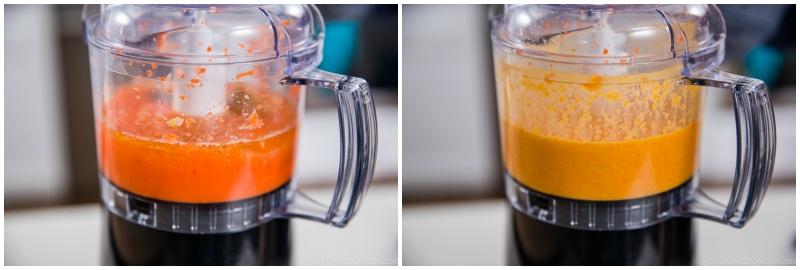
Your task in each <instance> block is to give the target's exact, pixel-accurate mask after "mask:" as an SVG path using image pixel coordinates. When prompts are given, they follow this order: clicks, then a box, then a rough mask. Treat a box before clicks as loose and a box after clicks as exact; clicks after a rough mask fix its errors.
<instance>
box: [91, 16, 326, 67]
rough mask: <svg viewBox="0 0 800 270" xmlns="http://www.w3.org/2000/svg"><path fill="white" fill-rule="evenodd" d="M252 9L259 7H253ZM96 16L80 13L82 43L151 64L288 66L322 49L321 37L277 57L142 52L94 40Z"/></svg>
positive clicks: (266, 53)
mask: <svg viewBox="0 0 800 270" xmlns="http://www.w3.org/2000/svg"><path fill="white" fill-rule="evenodd" d="M251 7H259V6H258V5H252V6H251ZM161 8H165V9H166V8H168V7H161ZM242 8H246V7H242ZM196 9H199V8H196ZM99 16H100V14H99V13H97V14H91V15H90V14H86V11H85V10H84V14H83V28H84V40H85V42H86V43H87V44H89V45H91V46H94V47H96V48H98V49H101V50H103V51H104V52H106V53H109V54H115V55H119V56H124V57H129V58H132V59H136V60H142V61H151V62H157V63H165V64H203V65H226V64H245V63H253V62H266V61H281V62H286V63H287V64H288V63H292V64H293V65H297V64H299V63H303V62H299V61H298V60H305V59H307V58H308V57H309V56H311V57H313V56H317V55H318V54H319V55H320V56H321V51H322V50H321V48H320V47H321V46H322V43H323V40H324V38H320V39H319V40H318V41H315V42H309V43H308V44H307V46H304V47H303V48H300V49H295V48H293V49H291V50H289V51H288V52H286V53H284V54H277V55H276V54H275V53H271V52H262V53H254V54H239V55H207V56H203V57H198V56H197V55H188V54H175V53H160V52H153V51H149V50H143V49H139V48H133V47H129V46H125V45H122V44H118V43H114V42H110V41H107V40H105V39H101V38H98V37H96V36H95V35H94V31H93V29H94V28H95V24H96V23H97V20H98V18H99ZM181 60H183V61H181ZM316 62H317V63H316V64H319V63H318V62H321V59H320V60H318V61H316ZM312 65H314V63H312ZM287 66H288V65H287Z"/></svg>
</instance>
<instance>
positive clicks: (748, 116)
mask: <svg viewBox="0 0 800 270" xmlns="http://www.w3.org/2000/svg"><path fill="white" fill-rule="evenodd" d="M682 82H683V83H685V84H689V85H697V86H709V87H716V88H723V89H728V90H730V91H731V94H732V95H733V107H734V116H735V121H736V133H737V137H736V140H737V147H736V172H735V174H734V177H733V189H732V190H731V196H730V198H729V199H728V204H727V205H725V204H722V203H719V202H717V201H715V200H714V199H712V198H711V197H709V196H708V195H706V194H705V193H703V192H702V190H700V191H698V192H697V193H696V195H695V196H694V198H693V199H692V200H691V201H690V203H688V204H687V205H685V207H683V208H681V210H680V211H681V213H679V214H682V215H685V216H692V217H701V218H705V219H710V220H714V221H717V222H721V223H725V224H728V225H730V226H733V227H736V228H741V227H742V226H744V224H745V223H747V221H748V220H749V219H750V218H752V217H753V215H755V213H756V211H757V210H758V207H759V205H760V204H761V200H762V199H763V198H764V194H765V193H766V192H767V186H768V185H769V181H770V178H771V177H772V168H773V166H774V164H775V116H774V113H773V111H772V103H771V102H770V100H769V95H768V93H767V86H766V85H765V84H764V82H762V81H760V80H757V79H753V78H748V77H743V76H739V75H735V74H731V73H727V72H724V71H720V70H718V69H713V70H710V71H708V72H706V73H704V74H701V75H699V76H696V77H687V78H684V79H683V80H682Z"/></svg>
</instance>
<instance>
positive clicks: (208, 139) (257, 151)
mask: <svg viewBox="0 0 800 270" xmlns="http://www.w3.org/2000/svg"><path fill="white" fill-rule="evenodd" d="M150 81H152V80H133V81H132V82H131V83H129V84H127V85H125V86H121V87H118V89H116V91H114V93H113V94H111V95H110V96H107V97H106V98H105V106H103V108H102V109H101V114H102V119H103V120H102V121H101V122H100V123H98V125H97V127H98V131H97V132H98V138H99V141H100V149H99V158H100V170H101V171H102V173H103V174H104V175H105V177H107V178H108V179H109V180H110V181H111V182H112V183H113V184H115V185H116V186H118V187H120V188H122V189H124V190H126V191H129V192H132V193H135V194H137V195H139V196H144V197H148V198H154V199H159V200H166V201H172V202H184V203H213V202H226V201H234V200H241V199H246V198H250V197H254V196H258V195H261V194H265V193H268V192H270V191H273V190H275V189H277V188H279V187H281V186H283V185H284V184H286V183H287V182H288V181H289V179H290V178H291V174H292V168H293V162H294V145H295V140H296V124H297V111H296V108H297V104H296V102H297V100H299V99H298V98H297V97H298V95H299V94H300V91H301V89H300V88H298V87H295V88H290V89H289V90H288V91H284V92H283V93H277V92H273V91H270V90H267V89H257V87H251V88H253V89H248V88H247V87H245V86H243V85H236V86H233V85H229V87H228V88H230V89H228V90H225V91H226V96H227V100H226V104H227V105H226V106H225V107H226V109H225V111H224V112H222V113H214V114H212V113H209V114H207V115H204V116H191V115H186V114H184V113H181V112H179V111H176V110H175V109H174V107H175V105H174V102H173V99H175V98H179V97H173V96H171V93H170V92H172V91H169V90H168V89H167V90H165V89H163V88H162V89H159V87H157V86H156V85H157V83H151V82H150ZM180 101H181V102H191V101H192V100H191V99H190V98H187V97H180Z"/></svg>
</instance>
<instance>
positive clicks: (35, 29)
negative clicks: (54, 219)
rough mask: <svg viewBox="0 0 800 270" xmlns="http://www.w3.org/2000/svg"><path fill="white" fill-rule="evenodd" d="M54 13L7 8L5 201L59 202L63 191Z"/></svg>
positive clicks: (40, 7)
mask: <svg viewBox="0 0 800 270" xmlns="http://www.w3.org/2000/svg"><path fill="white" fill-rule="evenodd" d="M56 19H57V18H56V14H55V11H54V10H52V6H47V5H12V6H6V8H5V21H4V23H5V41H4V46H5V47H4V49H5V62H4V63H3V65H4V68H5V74H4V75H5V85H3V89H4V90H3V95H4V98H5V102H4V104H3V105H4V113H5V117H4V121H5V123H4V128H5V141H4V145H5V151H4V155H5V164H4V165H5V175H4V176H5V181H4V195H5V201H6V202H13V201H15V200H26V201H29V200H39V201H41V202H57V201H59V200H62V199H63V198H64V196H65V195H66V192H67V187H68V182H67V179H68V168H67V164H66V147H65V145H64V143H65V142H66V140H65V138H64V136H65V133H64V125H66V123H65V122H64V121H66V117H65V116H64V115H63V112H64V110H63V109H62V103H61V89H60V88H59V87H60V84H61V78H60V76H59V75H60V74H59V73H58V67H59V65H60V64H59V61H58V54H57V51H56V50H57V47H56V46H57V44H58V43H57V40H56V37H57V33H56V27H57V26H58V25H57V24H56V22H55V21H56ZM86 91H89V89H86Z"/></svg>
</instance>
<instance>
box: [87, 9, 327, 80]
mask: <svg viewBox="0 0 800 270" xmlns="http://www.w3.org/2000/svg"><path fill="white" fill-rule="evenodd" d="M83 22H84V33H85V37H86V40H87V42H88V43H90V44H92V45H94V46H97V47H100V48H102V49H105V50H106V51H109V52H113V53H117V54H120V55H125V56H130V57H134V58H139V59H144V60H152V61H162V62H174V63H188V64H229V63H243V62H253V61H261V60H277V61H286V62H287V63H286V64H287V67H288V69H289V70H292V69H294V70H298V69H306V68H309V67H315V66H317V65H318V64H319V62H320V61H321V60H322V59H321V52H322V41H323V37H324V31H325V29H324V24H323V20H322V16H321V15H320V13H319V10H317V8H316V7H314V6H312V5H261V6H258V5H90V6H87V7H85V8H84V14H83Z"/></svg>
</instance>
